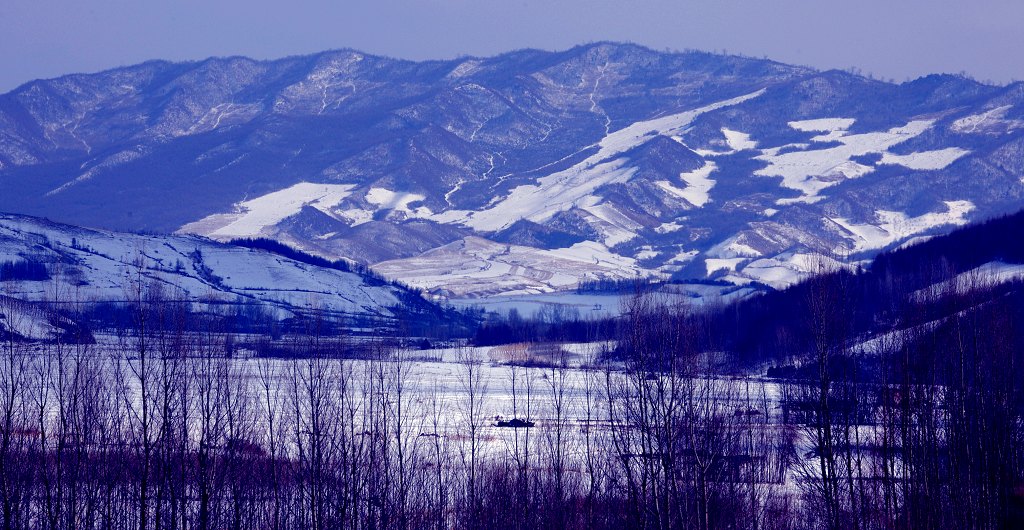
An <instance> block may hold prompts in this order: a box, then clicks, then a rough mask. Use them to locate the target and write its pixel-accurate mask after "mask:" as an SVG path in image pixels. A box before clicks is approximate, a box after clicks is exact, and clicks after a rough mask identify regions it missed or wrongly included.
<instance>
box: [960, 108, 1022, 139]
mask: <svg viewBox="0 0 1024 530" xmlns="http://www.w3.org/2000/svg"><path fill="white" fill-rule="evenodd" d="M1012 108H1013V106H1012V105H1003V106H1001V107H996V108H994V109H991V110H987V111H985V112H982V113H979V114H972V115H970V116H965V117H963V118H960V119H958V120H956V121H954V122H953V123H952V125H950V126H949V129H950V130H951V131H953V132H956V133H960V134H999V133H1007V132H1011V131H1013V130H1015V129H1020V128H1024V120H1007V119H1005V118H1006V113H1007V112H1009V110H1010V109H1012Z"/></svg>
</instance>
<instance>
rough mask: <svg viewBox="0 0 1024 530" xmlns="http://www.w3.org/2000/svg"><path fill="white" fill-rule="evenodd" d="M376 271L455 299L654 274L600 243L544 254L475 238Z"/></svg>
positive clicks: (384, 264) (380, 265)
mask: <svg viewBox="0 0 1024 530" xmlns="http://www.w3.org/2000/svg"><path fill="white" fill-rule="evenodd" d="M374 270H376V271H377V272H379V273H381V274H383V275H385V276H387V277H389V278H395V279H400V280H401V281H403V282H405V283H407V284H409V285H412V286H414V287H419V288H423V289H426V290H429V291H431V292H434V293H436V294H443V295H445V296H449V297H480V296H487V295H493V294H505V295H511V294H536V293H546V292H553V291H559V290H564V289H570V288H573V287H575V286H576V285H577V284H578V283H579V282H580V280H584V279H596V278H612V279H628V278H634V277H636V276H638V275H640V276H649V275H652V274H653V273H652V272H651V271H647V270H645V269H643V268H642V267H639V266H638V265H637V264H636V260H635V259H633V258H628V257H624V256H620V255H617V254H615V253H613V252H611V251H610V250H608V247H607V246H605V245H603V244H601V243H597V242H594V241H584V242H581V243H577V244H575V245H573V246H571V247H569V248H560V249H554V250H541V249H536V248H532V247H526V246H520V245H507V244H503V243H497V242H494V241H490V240H488V239H484V238H481V237H476V236H470V237H467V238H464V239H461V240H459V241H455V242H453V243H449V244H447V245H444V246H441V247H438V248H435V249H432V250H428V251H427V252H424V253H423V254H421V255H419V256H416V257H413V258H405V259H399V260H391V261H385V262H382V263H378V264H377V265H375V266H374Z"/></svg>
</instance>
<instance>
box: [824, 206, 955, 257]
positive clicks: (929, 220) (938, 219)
mask: <svg viewBox="0 0 1024 530" xmlns="http://www.w3.org/2000/svg"><path fill="white" fill-rule="evenodd" d="M944 202H945V204H946V211H945V212H929V213H926V214H923V215H919V216H917V217H910V216H908V215H907V214H905V213H903V212H892V211H886V210H878V211H876V212H875V218H876V219H877V223H876V224H866V223H853V222H852V221H850V220H848V219H845V218H842V217H833V218H831V221H833V222H835V223H836V224H838V225H839V226H841V227H842V228H843V229H845V230H846V231H847V232H848V233H849V235H848V236H847V238H848V239H850V240H851V241H852V242H853V250H854V251H862V250H877V249H881V248H885V247H887V246H889V245H891V244H893V243H896V242H897V241H902V240H904V239H908V238H910V237H911V236H914V235H917V234H920V233H922V232H926V231H928V230H931V229H932V228H935V227H939V226H943V225H955V226H961V225H965V224H967V218H966V215H967V214H968V213H970V212H971V211H972V210H974V204H973V203H971V201H944Z"/></svg>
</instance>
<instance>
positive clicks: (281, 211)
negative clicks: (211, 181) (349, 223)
mask: <svg viewBox="0 0 1024 530" xmlns="http://www.w3.org/2000/svg"><path fill="white" fill-rule="evenodd" d="M354 188H355V185H354V184H314V183H311V182H300V183H298V184H295V185H294V186H291V187H288V188H285V189H283V190H279V191H275V192H273V193H268V194H266V195H262V196H260V197H257V198H255V199H250V200H247V201H242V202H240V203H238V204H236V205H235V212H234V213H229V214H214V215H210V216H207V217H205V218H203V219H200V220H199V221H195V222H192V223H189V224H186V225H185V226H182V227H181V228H180V229H178V233H189V234H199V235H205V236H208V237H212V238H214V239H221V240H226V239H233V238H243V237H259V236H260V235H263V234H265V230H267V229H270V228H273V227H274V226H275V225H277V224H278V223H280V222H281V221H283V220H285V219H287V218H288V217H290V216H292V215H295V214H297V213H299V211H301V210H302V208H303V207H305V206H312V207H313V208H316V209H318V210H320V211H322V212H324V213H327V214H328V215H332V214H331V213H330V211H331V208H333V207H335V206H337V205H338V204H339V203H340V202H341V201H342V200H343V199H345V198H346V197H348V196H349V195H351V194H352V190H353V189H354Z"/></svg>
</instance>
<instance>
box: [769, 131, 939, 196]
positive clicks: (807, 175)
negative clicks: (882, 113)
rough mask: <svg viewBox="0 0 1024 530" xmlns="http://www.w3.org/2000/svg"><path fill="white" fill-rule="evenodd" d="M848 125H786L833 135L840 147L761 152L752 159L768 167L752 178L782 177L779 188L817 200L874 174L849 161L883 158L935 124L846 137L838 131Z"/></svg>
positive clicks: (869, 167) (871, 169) (843, 132)
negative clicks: (874, 156) (870, 156)
mask: <svg viewBox="0 0 1024 530" xmlns="http://www.w3.org/2000/svg"><path fill="white" fill-rule="evenodd" d="M851 123H852V121H851V120H849V119H843V118H833V119H827V120H825V119H822V120H808V121H803V122H790V126H791V127H793V128H795V129H797V130H815V131H824V130H829V131H830V132H833V133H836V134H834V136H833V137H830V140H834V141H837V142H839V143H840V144H841V145H839V146H835V147H827V148H824V149H808V150H801V151H791V152H786V153H781V154H780V153H779V151H778V150H775V151H768V150H765V151H763V152H762V153H761V155H759V156H757V157H755V158H757V159H758V160H762V161H764V162H767V163H768V167H765V168H762V169H759V170H757V171H755V172H754V174H755V175H759V176H766V177H782V183H781V185H782V187H784V188H789V189H793V190H797V191H799V192H801V193H802V194H803V197H804V198H812V197H817V196H819V194H820V192H821V191H822V190H824V189H825V188H828V187H830V186H835V185H837V184H839V183H840V182H842V181H844V180H846V179H852V178H858V177H862V176H864V175H866V174H868V173H870V172H872V171H874V168H873V167H871V166H866V165H864V164H860V163H858V162H854V161H853V160H851V158H853V157H855V156H861V155H866V154H872V153H876V154H884V153H886V151H887V150H888V149H889V148H891V147H893V146H896V145H899V144H900V143H903V142H905V141H907V140H909V139H911V138H914V137H915V136H918V135H920V134H921V133H923V132H924V131H926V130H928V129H929V128H930V127H931V126H932V125H933V124H934V123H935V122H934V121H933V120H915V121H911V122H910V123H908V124H907V125H904V126H902V127H895V128H893V129H889V130H888V131H880V132H869V133H861V134H847V133H846V132H845V129H843V128H842V127H848V126H849V124H851ZM840 133H841V134H840ZM908 156H909V155H908ZM926 158H927V157H926ZM936 161H937V160H936ZM908 163H912V162H908ZM922 163H923V162H922ZM780 204H781V203H780Z"/></svg>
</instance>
